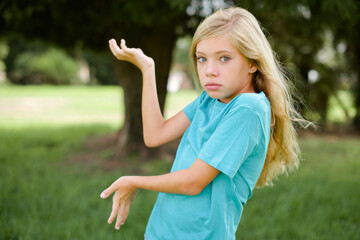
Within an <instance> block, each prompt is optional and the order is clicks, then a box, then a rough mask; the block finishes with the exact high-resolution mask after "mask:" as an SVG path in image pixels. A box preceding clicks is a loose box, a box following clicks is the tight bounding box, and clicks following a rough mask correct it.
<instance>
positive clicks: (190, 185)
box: [184, 179, 205, 196]
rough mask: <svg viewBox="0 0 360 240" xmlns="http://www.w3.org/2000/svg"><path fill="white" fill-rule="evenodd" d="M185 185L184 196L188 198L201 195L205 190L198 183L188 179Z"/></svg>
mask: <svg viewBox="0 0 360 240" xmlns="http://www.w3.org/2000/svg"><path fill="white" fill-rule="evenodd" d="M184 185H185V186H184V195H188V196H195V195H199V194H200V193H201V192H202V191H203V190H204V188H205V186H202V185H200V184H199V183H198V181H192V180H191V179H187V180H186V183H185V184H184Z"/></svg>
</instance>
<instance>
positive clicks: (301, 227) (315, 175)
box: [0, 86, 360, 240]
mask: <svg viewBox="0 0 360 240" xmlns="http://www.w3.org/2000/svg"><path fill="white" fill-rule="evenodd" d="M121 96H122V93H121V90H119V88H116V87H49V86H48V87H25V88H21V87H0V177H1V185H0V239H24V240H26V239H129V240H133V239H143V233H144V231H145V226H146V222H147V219H148V217H149V214H150V211H151V208H152V206H153V204H154V202H155V200H156V195H157V194H156V193H154V192H150V191H139V193H138V196H137V198H136V199H135V202H134V204H133V206H132V208H131V211H130V215H129V218H128V220H127V222H126V223H125V225H124V226H123V227H122V228H121V229H120V231H115V230H114V226H113V225H108V224H107V223H106V221H107V218H108V216H109V214H110V210H111V199H106V200H103V199H101V198H100V197H99V194H100V193H101V191H102V190H103V189H104V188H106V187H107V186H108V185H109V184H110V183H112V182H113V181H114V180H115V179H117V178H118V177H119V176H121V175H122V174H127V168H125V167H121V165H120V166H119V167H117V168H114V169H113V170H112V171H105V170H103V169H102V168H101V167H100V166H99V164H101V162H94V163H87V164H84V163H80V162H74V161H71V160H70V159H71V156H74V154H77V153H81V152H83V151H85V150H86V149H84V142H85V140H86V139H88V138H91V137H93V136H101V135H104V134H107V133H111V132H114V131H115V130H116V129H118V127H119V125H120V124H121V117H119V118H118V119H112V118H111V116H114V115H117V114H121V111H122V107H123V106H121V102H120V101H118V99H119V98H121ZM195 96H196V94H195V93H194V92H191V91H185V92H180V93H176V94H171V95H169V97H168V102H167V115H171V114H172V113H173V112H176V111H178V110H180V109H181V108H182V107H183V106H185V105H186V104H187V103H188V102H189V101H191V100H192V99H194V97H195ZM26 98H31V99H36V100H35V101H33V102H35V103H39V102H40V103H41V102H42V100H44V101H50V102H51V101H52V100H53V99H57V100H59V101H63V102H66V104H65V105H62V107H60V106H58V107H57V108H56V109H51V108H50V109H49V108H48V107H47V106H46V105H45V107H43V106H44V105H41V104H38V105H37V107H38V110H37V111H38V112H36V114H35V113H34V112H31V114H25V113H24V111H26V107H27V106H28V105H26ZM24 99H25V101H24ZM37 100H39V101H37ZM11 101H14V102H18V103H19V102H20V104H18V105H17V107H18V108H17V109H14V112H13V113H12V114H13V115H12V119H11V120H9V119H7V120H4V118H7V117H8V115H6V114H7V113H8V111H9V109H6V110H4V102H5V103H9V102H11ZM21 101H22V102H21ZM116 101H117V102H116ZM119 102H120V103H119ZM35 105H36V104H35ZM12 106H13V107H14V106H15V105H12ZM14 108H15V107H14ZM24 109H25V110H24ZM50 112H51V114H49V113H50ZM47 114H48V115H49V116H43V115H47ZM99 114H100V115H105V116H107V117H109V118H110V120H104V121H101V120H99V119H97V118H96V117H94V116H97V115H99ZM74 115H78V118H71V121H70V120H68V119H69V117H68V116H74ZM89 116H93V118H91V117H89ZM83 118H85V119H83ZM89 118H90V119H89ZM64 119H65V120H64ZM66 120H68V121H66ZM300 143H301V148H302V151H303V158H304V161H303V162H302V163H301V165H300V168H299V169H298V170H297V171H295V172H293V173H290V175H289V176H281V177H280V179H279V180H278V181H276V184H275V186H274V187H265V188H261V189H256V190H255V191H254V194H253V197H252V198H251V199H250V200H249V201H248V203H247V204H246V205H245V207H244V212H243V216H242V219H241V222H240V226H239V229H238V233H237V239H249V240H250V239H251V240H252V239H255V240H256V239H258V240H262V239H314V240H315V239H316V240H317V239H360V228H359V226H360V208H359V207H358V204H359V203H360V192H359V190H358V189H359V185H360V177H359V175H360V161H359V156H360V148H359V144H360V139H355V138H353V139H340V138H339V139H338V138H318V137H312V138H311V137H310V138H306V139H302V140H301V141H300ZM106 154H108V153H104V155H106ZM103 161H106V160H103ZM127 164H131V165H132V166H133V167H134V168H139V169H141V170H142V172H146V173H147V174H156V173H161V172H164V171H167V169H169V167H170V163H169V162H167V161H164V160H161V159H159V160H157V161H154V162H152V163H143V162H141V160H137V159H132V162H127Z"/></svg>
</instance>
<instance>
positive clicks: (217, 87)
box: [205, 82, 221, 91]
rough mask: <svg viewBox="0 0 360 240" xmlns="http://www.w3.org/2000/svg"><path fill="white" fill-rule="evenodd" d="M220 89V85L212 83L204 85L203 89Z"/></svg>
mask: <svg viewBox="0 0 360 240" xmlns="http://www.w3.org/2000/svg"><path fill="white" fill-rule="evenodd" d="M220 87H221V85H220V84H217V83H213V82H210V83H207V84H205V88H206V89H207V90H210V91H215V90H218V89H219V88H220Z"/></svg>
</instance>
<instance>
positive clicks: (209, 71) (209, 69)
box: [205, 61, 217, 77]
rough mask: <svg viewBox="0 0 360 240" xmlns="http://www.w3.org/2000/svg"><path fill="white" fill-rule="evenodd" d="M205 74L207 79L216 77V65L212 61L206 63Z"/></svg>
mask: <svg viewBox="0 0 360 240" xmlns="http://www.w3.org/2000/svg"><path fill="white" fill-rule="evenodd" d="M205 74H206V76H207V77H214V76H217V69H216V64H215V63H213V62H212V61H208V62H207V64H206V69H205Z"/></svg>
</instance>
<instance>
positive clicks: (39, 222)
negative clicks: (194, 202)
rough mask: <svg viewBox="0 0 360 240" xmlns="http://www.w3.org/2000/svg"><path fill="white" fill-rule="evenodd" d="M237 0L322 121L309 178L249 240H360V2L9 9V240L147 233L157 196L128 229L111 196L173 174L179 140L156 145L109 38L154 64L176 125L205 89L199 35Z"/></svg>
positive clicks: (198, 0) (244, 230)
mask: <svg viewBox="0 0 360 240" xmlns="http://www.w3.org/2000/svg"><path fill="white" fill-rule="evenodd" d="M233 5H237V6H241V7H244V8H246V9H248V10H250V11H251V12H252V13H253V14H254V15H255V16H256V17H257V18H258V19H259V21H260V22H261V24H262V26H263V27H264V28H265V29H266V31H265V33H266V35H267V37H268V38H269V41H270V43H271V45H272V46H273V48H274V50H275V52H277V54H278V58H279V60H280V61H281V63H282V64H283V65H284V66H285V67H286V68H287V69H288V70H289V73H288V74H289V76H290V79H291V81H292V82H293V83H294V85H295V86H296V89H297V91H296V92H294V93H295V95H294V97H295V98H296V99H297V100H298V108H299V111H301V113H302V114H303V115H304V116H305V117H306V118H307V119H309V120H311V121H314V122H315V123H316V124H317V129H309V130H307V131H302V132H300V133H299V141H300V146H301V150H302V159H303V161H302V162H301V164H300V167H299V169H298V170H296V171H294V172H291V173H289V175H288V176H286V175H283V176H281V177H280V178H279V180H277V181H275V185H274V186H271V187H264V188H260V189H256V190H255V191H254V194H253V197H252V198H251V199H250V200H249V201H248V203H247V204H246V205H245V208H244V212H243V216H242V219H241V222H240V225H239V229H238V232H237V239H360V228H359V226H360V210H359V207H358V204H359V202H360V191H359V185H360V178H359V175H360V161H359V156H360V138H359V136H360V134H359V131H360V83H359V74H360V72H359V71H360V41H359V31H358V28H359V23H360V3H359V2H358V1H355V0H341V1H339V0H328V1H316V0H314V1H306V0H300V1H287V0H286V1H266V0H257V1H250V0H248V1H230V0H229V1H227V0H179V1H170V0H149V1H126V0H122V1H95V0H93V1H92V0H90V1H68V0H62V1H49V0H38V1H20V0H12V1H10V0H5V1H2V2H1V3H0V180H1V185H0V239H142V238H143V233H144V231H145V226H146V222H147V219H148V217H149V214H150V211H151V208H152V206H153V204H154V202H155V199H156V196H157V193H154V192H150V191H142V190H141V191H139V193H138V195H137V198H136V199H135V201H134V204H133V206H132V207H131V210H130V215H129V218H128V220H127V222H126V224H125V225H124V226H123V227H122V228H121V229H120V231H115V230H114V226H113V225H108V224H107V218H108V216H109V214H110V209H111V199H107V200H102V199H101V198H100V197H99V194H100V193H101V191H102V190H103V189H105V188H106V187H107V186H108V185H109V184H110V183H112V182H113V181H114V180H115V179H117V178H118V177H120V176H121V175H130V174H141V175H151V174H161V173H166V172H168V171H169V169H170V166H171V163H172V160H173V157H174V153H175V150H176V146H177V142H176V141H175V142H174V143H171V144H167V145H166V146H164V147H161V148H156V149H148V148H146V147H145V146H144V144H143V140H142V127H141V112H140V103H141V101H140V100H141V88H140V86H141V74H140V72H139V71H138V70H137V69H136V68H134V67H133V66H131V65H130V64H126V63H119V62H118V61H116V60H115V59H114V57H112V56H111V53H110V51H109V50H108V40H109V39H110V38H115V39H117V40H119V39H120V38H125V39H126V40H127V44H128V45H129V46H131V47H141V48H142V49H143V50H144V52H145V53H146V54H148V55H149V56H151V57H153V58H154V60H155V62H156V71H157V84H158V92H159V100H160V105H161V108H162V110H163V112H164V115H165V117H166V118H168V117H170V116H172V115H173V114H175V113H176V112H177V111H180V110H181V109H182V108H183V107H184V106H186V105H187V104H188V103H190V102H191V101H192V100H194V99H195V98H196V96H197V95H198V94H199V91H200V90H199V89H198V87H197V86H196V80H194V77H193V72H192V68H191V64H190V61H189V58H188V48H189V45H190V43H191V36H192V34H193V32H194V30H195V29H196V26H197V25H198V24H199V22H200V21H201V20H202V19H203V18H204V17H205V16H207V15H209V14H211V13H212V12H213V11H215V10H217V9H219V8H223V7H228V6H233ZM169 239H171V236H169Z"/></svg>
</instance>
